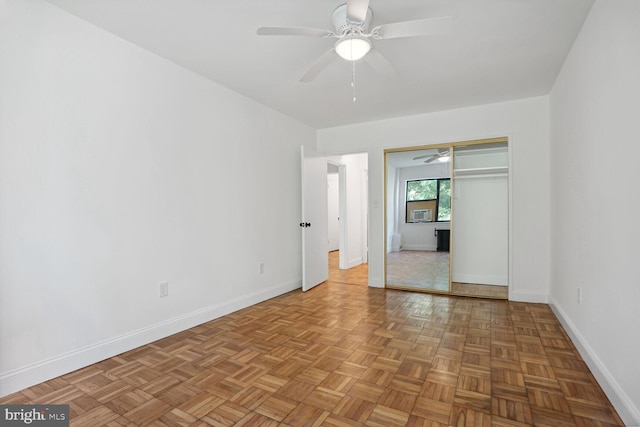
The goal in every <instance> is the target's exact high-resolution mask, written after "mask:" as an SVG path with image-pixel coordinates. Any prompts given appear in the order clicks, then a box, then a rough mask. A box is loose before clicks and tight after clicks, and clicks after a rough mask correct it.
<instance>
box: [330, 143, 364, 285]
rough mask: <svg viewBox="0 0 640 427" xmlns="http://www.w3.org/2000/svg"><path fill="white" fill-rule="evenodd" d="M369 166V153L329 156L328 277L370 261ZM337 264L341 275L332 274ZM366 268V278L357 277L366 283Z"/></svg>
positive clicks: (342, 274) (344, 272)
mask: <svg viewBox="0 0 640 427" xmlns="http://www.w3.org/2000/svg"><path fill="white" fill-rule="evenodd" d="M367 167H368V154H367V153H355V154H345V155H341V156H329V157H327V216H328V217H327V223H328V238H327V242H328V247H327V251H328V253H329V275H330V277H329V280H332V276H333V278H334V279H335V278H336V277H337V276H339V277H343V276H344V275H345V274H346V273H347V272H349V271H350V270H352V269H354V268H356V267H359V266H362V265H363V264H364V265H365V266H366V264H367V257H368V255H367V252H368V200H367V198H368V175H367ZM335 264H337V267H338V268H337V270H339V272H338V273H339V274H338V273H335V272H334V274H332V273H331V271H332V267H334V266H336V265H335ZM364 271H365V274H364V277H362V274H360V277H359V278H358V280H359V281H361V282H362V281H364V283H367V282H368V274H367V273H366V271H367V270H366V269H365V270H364ZM341 280H342V279H341ZM341 280H339V281H341ZM334 281H335V280H334Z"/></svg>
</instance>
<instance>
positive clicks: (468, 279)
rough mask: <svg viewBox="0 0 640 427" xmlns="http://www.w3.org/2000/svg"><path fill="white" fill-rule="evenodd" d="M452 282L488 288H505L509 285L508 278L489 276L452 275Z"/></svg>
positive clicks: (454, 273)
mask: <svg viewBox="0 0 640 427" xmlns="http://www.w3.org/2000/svg"><path fill="white" fill-rule="evenodd" d="M451 275H452V277H451V281H453V282H460V283H477V284H479V285H488V286H504V285H506V284H507V283H509V278H508V277H507V276H497V275H488V274H469V273H456V272H452V273H451Z"/></svg>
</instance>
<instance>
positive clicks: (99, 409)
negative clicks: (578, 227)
mask: <svg viewBox="0 0 640 427" xmlns="http://www.w3.org/2000/svg"><path fill="white" fill-rule="evenodd" d="M331 277H334V278H338V279H339V280H336V281H329V282H327V283H325V284H322V285H320V286H318V287H316V288H314V289H312V290H311V291H309V292H307V293H302V292H300V291H295V292H289V293H287V294H284V295H282V296H280V297H277V298H274V299H271V300H269V301H265V302H263V303H260V304H257V305H255V306H252V307H249V308H247V309H244V310H240V311H238V312H235V313H232V314H230V315H228V316H224V317H222V318H219V319H216V320H213V321H211V322H208V323H205V324H203V325H199V326H196V327H194V328H191V329H189V330H187V331H183V332H180V333H178V334H175V335H173V336H170V337H166V338H163V339H161V340H158V341H156V342H154V343H151V344H149V345H146V346H143V347H140V348H136V349H133V350H131V351H128V352H126V353H123V354H121V355H118V356H116V357H113V358H110V359H107V360H104V361H102V362H99V363H96V364H94V365H91V366H88V367H85V368H83V369H79V370H77V371H75V372H71V373H69V374H66V375H63V376H61V377H59V378H55V379H52V380H51V381H47V382H45V383H42V384H38V385H36V386H33V387H30V388H28V389H26V390H22V391H20V392H18V393H14V394H12V395H10V396H6V397H4V398H2V399H0V403H3V404H8V403H50V404H53V403H68V404H69V405H70V415H71V425H74V426H92V427H93V426H101V425H104V426H113V427H117V426H138V425H154V426H183V425H184V426H231V425H238V426H280V427H286V426H292V427H298V426H305V427H306V426H314V425H317V426H370V427H374V426H385V427H393V426H405V425H406V426H430V427H443V426H455V427H473V426H482V427H484V426H511V427H513V426H531V425H535V426H560V427H563V426H587V425H590V426H591V425H594V426H620V425H623V424H622V422H621V420H620V418H619V417H618V415H617V414H616V412H615V410H614V409H613V408H612V406H611V404H610V403H609V401H608V400H607V398H606V396H605V394H604V393H603V392H602V390H601V388H600V387H599V385H598V383H597V382H596V380H595V378H594V377H593V375H592V374H591V373H590V372H589V370H588V368H587V366H586V364H585V363H584V361H583V360H582V358H581V357H580V355H579V354H578V353H577V351H576V349H575V347H574V346H573V344H572V343H571V341H570V339H569V338H568V336H567V334H566V333H565V332H564V330H563V329H562V326H561V325H560V323H559V322H558V321H557V319H556V318H555V316H554V315H553V312H552V311H551V309H550V308H549V307H548V306H547V305H544V304H526V303H515V302H508V301H500V300H483V299H477V298H463V297H448V296H442V295H429V294H422V293H418V294H414V293H410V292H404V291H398V290H389V289H388V290H384V289H375V288H368V287H367V286H366V285H364V283H366V266H363V267H361V268H359V269H357V271H354V272H353V278H351V273H350V272H349V271H339V272H333V273H332V276H331Z"/></svg>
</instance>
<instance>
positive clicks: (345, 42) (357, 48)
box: [335, 34, 371, 61]
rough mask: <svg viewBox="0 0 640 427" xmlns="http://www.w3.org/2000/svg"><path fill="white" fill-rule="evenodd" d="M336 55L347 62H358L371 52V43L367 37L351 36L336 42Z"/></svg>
mask: <svg viewBox="0 0 640 427" xmlns="http://www.w3.org/2000/svg"><path fill="white" fill-rule="evenodd" d="M335 49H336V53H337V54H338V55H339V56H340V58H342V59H345V60H347V61H357V60H358V59H361V58H362V57H364V56H365V55H366V54H367V53H368V52H369V51H370V50H371V42H370V41H369V39H367V38H366V37H363V36H360V35H357V34H351V35H347V36H345V37H344V38H342V39H340V40H338V41H337V42H336V46H335Z"/></svg>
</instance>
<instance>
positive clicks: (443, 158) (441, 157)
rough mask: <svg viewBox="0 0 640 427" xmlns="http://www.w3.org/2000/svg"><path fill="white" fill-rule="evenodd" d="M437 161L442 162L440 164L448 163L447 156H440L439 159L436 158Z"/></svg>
mask: <svg viewBox="0 0 640 427" xmlns="http://www.w3.org/2000/svg"><path fill="white" fill-rule="evenodd" d="M438 161H439V162H442V163H444V162H448V161H449V156H448V155H446V156H440V157H438Z"/></svg>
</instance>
